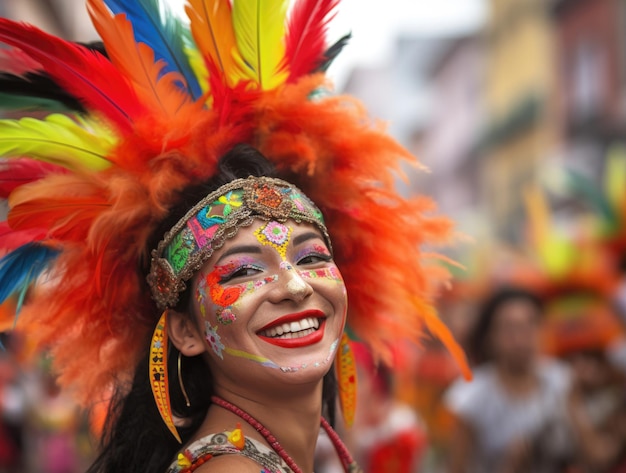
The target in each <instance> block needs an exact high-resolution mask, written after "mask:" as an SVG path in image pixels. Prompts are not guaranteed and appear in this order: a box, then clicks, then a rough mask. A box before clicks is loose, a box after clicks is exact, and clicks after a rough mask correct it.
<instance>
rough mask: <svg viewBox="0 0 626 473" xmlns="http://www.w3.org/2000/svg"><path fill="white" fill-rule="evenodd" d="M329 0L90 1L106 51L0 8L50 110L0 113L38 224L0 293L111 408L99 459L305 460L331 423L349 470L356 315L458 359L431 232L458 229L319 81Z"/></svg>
mask: <svg viewBox="0 0 626 473" xmlns="http://www.w3.org/2000/svg"><path fill="white" fill-rule="evenodd" d="M337 3H338V2H337V1H335V0H322V1H319V0H300V1H298V2H296V4H295V5H294V6H293V8H292V9H291V10H290V13H289V15H288V17H287V13H286V12H287V2H286V1H285V0H271V1H263V2H258V5H257V2H254V1H248V0H236V1H234V2H230V1H229V0H189V4H188V5H187V8H186V12H187V14H188V16H189V23H182V22H180V21H179V20H178V19H177V18H175V17H174V16H170V15H169V14H168V13H167V12H166V11H165V10H162V9H161V8H160V5H158V2H155V1H153V0H139V1H138V0H106V1H105V0H87V6H88V9H89V12H90V15H91V16H92V20H93V22H94V25H95V27H96V29H97V30H98V32H99V34H100V35H101V36H102V39H103V43H104V47H105V49H102V48H101V47H99V46H98V45H94V46H93V49H91V48H90V47H87V46H81V45H76V44H73V43H69V42H65V41H63V40H61V39H59V38H55V37H53V36H51V35H48V34H46V33H44V32H43V31H40V30H37V29H36V28H33V27H31V26H28V25H25V24H23V23H16V22H11V21H9V20H6V19H0V41H1V42H3V43H6V44H7V45H8V46H11V47H12V48H13V49H12V50H10V51H9V52H7V53H6V61H0V64H3V65H4V64H6V65H8V66H11V70H9V71H7V72H13V75H11V74H8V75H5V76H0V86H1V85H2V84H3V83H5V84H13V85H15V83H16V82H17V83H20V81H21V82H23V83H22V84H21V87H19V88H17V89H16V90H19V91H21V92H20V93H23V95H24V96H23V97H21V96H20V95H19V93H18V94H17V95H16V97H15V98H16V100H14V101H12V102H11V103H12V104H19V103H22V105H23V107H22V108H24V109H25V110H27V111H28V112H30V111H32V110H33V107H34V108H35V109H37V106H36V105H37V104H39V105H40V108H42V110H37V115H36V118H34V117H33V118H25V119H22V120H19V121H16V120H0V152H2V153H5V154H7V155H8V156H9V157H21V158H22V159H19V160H17V159H16V160H9V161H8V163H6V167H7V173H8V174H7V175H9V176H11V186H12V187H10V189H9V184H8V183H3V182H2V181H1V179H0V186H2V187H4V189H0V190H3V191H5V193H7V194H9V193H10V197H9V202H10V206H11V208H10V212H9V216H8V222H7V225H8V228H9V230H8V231H10V232H11V241H12V242H14V241H16V239H18V240H19V239H21V241H22V242H23V243H24V245H22V246H20V247H17V248H15V247H12V248H2V249H6V250H7V251H8V253H7V255H6V256H5V257H4V258H3V259H2V260H0V302H2V301H4V300H6V299H7V298H9V297H14V298H15V299H14V300H15V301H16V305H17V306H18V308H21V313H20V317H19V322H18V329H19V330H23V331H24V332H26V334H27V337H29V339H30V341H31V342H32V343H33V345H35V346H37V347H39V348H40V349H44V348H45V349H50V350H51V353H52V355H53V357H54V367H55V368H56V369H57V370H59V371H60V373H61V377H60V382H61V384H62V385H63V387H66V388H71V389H72V392H74V393H77V394H78V395H79V396H80V397H81V399H82V400H83V401H84V402H86V403H94V402H99V401H103V402H105V403H106V404H107V405H108V406H109V407H108V417H107V424H106V428H105V431H104V434H103V436H102V445H101V453H100V456H99V457H98V458H97V460H96V461H95V463H94V464H93V465H92V466H91V468H90V469H89V472H90V473H113V472H115V473H126V472H128V473H131V472H132V473H141V472H146V473H147V472H150V473H154V472H165V471H168V472H190V471H198V472H222V471H224V472H229V473H230V472H232V471H237V472H244V473H245V472H255V473H258V472H259V470H260V469H262V471H263V472H271V473H275V472H277V471H279V472H282V473H299V472H306V473H311V472H312V471H313V466H314V465H313V458H314V452H315V445H316V440H317V436H318V433H319V431H320V429H324V430H325V431H326V432H327V433H328V437H329V438H330V439H331V441H332V443H333V445H334V446H335V448H336V450H337V453H338V456H339V458H340V459H341V460H342V464H343V467H344V469H345V471H346V472H356V471H359V469H358V466H357V465H356V464H355V463H354V462H353V460H352V458H351V456H350V454H349V453H348V451H347V450H346V448H345V447H344V445H343V444H342V442H341V440H340V439H339V437H338V436H337V434H335V432H334V431H333V429H332V427H331V424H333V423H334V421H335V417H336V416H335V405H336V398H339V400H340V406H341V414H342V417H343V419H344V420H345V421H346V424H350V422H351V420H352V417H353V415H354V408H355V402H356V401H355V398H354V394H355V392H356V387H355V366H354V359H353V357H352V356H351V353H350V349H349V343H348V336H347V334H346V333H350V334H351V335H354V336H356V337H358V338H359V339H361V340H362V341H363V342H364V343H366V344H367V345H368V346H369V347H370V348H371V350H372V352H373V354H374V357H375V358H376V359H377V360H380V361H381V362H386V363H391V362H392V361H393V355H394V353H393V349H394V347H395V346H398V345H399V342H400V341H401V340H402V339H407V340H410V341H413V342H418V341H419V340H420V339H421V338H422V337H423V335H424V329H425V328H427V329H428V330H429V332H430V333H431V334H434V335H436V336H439V337H440V338H441V340H442V341H443V342H444V343H445V344H446V345H447V346H448V347H449V348H450V350H451V351H452V353H453V354H454V355H455V356H456V358H457V359H458V361H459V363H460V364H461V366H462V367H465V366H466V365H465V359H464V356H463V354H462V352H461V351H460V350H459V348H458V346H457V345H456V343H455V342H454V340H452V338H451V337H450V334H449V332H448V331H447V329H446V327H445V326H444V325H443V324H442V323H441V321H440V320H439V319H438V318H437V316H436V313H435V311H434V309H433V307H432V301H433V296H434V290H433V289H436V288H438V287H440V285H441V283H442V282H443V281H444V280H445V279H446V274H445V271H443V270H442V269H440V268H438V267H436V265H435V264H434V263H433V261H432V257H433V254H432V253H429V254H428V256H427V255H425V254H422V252H421V250H420V248H421V246H422V245H424V244H429V245H432V244H433V243H438V242H441V241H445V240H446V239H447V238H449V237H450V236H451V225H450V223H449V222H448V221H447V220H446V219H445V218H441V217H438V216H435V215H433V212H432V210H433V206H432V203H431V202H430V201H428V200H426V199H423V198H421V197H419V196H416V197H410V198H405V197H402V196H401V195H399V194H398V193H397V192H396V190H395V189H394V187H393V182H394V179H395V177H396V176H395V173H396V171H397V170H398V169H399V164H400V161H402V160H404V161H409V162H413V163H416V161H415V159H414V158H413V157H412V156H411V155H410V154H409V153H408V152H407V151H406V150H404V149H403V148H402V147H401V146H400V145H398V144H397V143H396V142H395V141H394V140H393V139H391V138H390V137H389V136H387V135H386V134H385V133H384V132H382V131H381V130H380V129H379V128H377V127H375V126H374V125H372V124H371V123H370V121H369V119H368V118H367V116H366V114H365V111H364V110H363V109H362V107H361V106H360V104H358V103H357V102H355V101H354V100H353V99H351V98H349V97H338V96H333V95H332V93H331V91H330V85H329V84H328V83H327V81H326V78H325V77H324V71H325V70H326V68H327V67H328V66H329V64H330V62H331V61H332V60H333V59H334V57H335V56H336V55H337V54H338V53H339V51H340V50H341V48H342V46H343V44H344V43H345V38H344V39H343V40H341V41H339V42H338V43H337V44H335V45H328V44H326V41H325V31H326V27H327V22H328V20H329V19H330V18H331V17H333V15H334V12H335V8H336V6H337ZM164 12H165V13H164ZM260 32H261V33H260ZM16 71H21V72H19V74H22V73H24V71H28V73H27V74H24V76H23V77H22V76H19V75H18V76H15V73H16ZM3 80H4V81H5V82H3ZM33 84H45V85H46V86H45V87H39V86H37V87H35V90H30V89H29V87H30V86H32V85H33ZM24 91H26V92H24ZM20 97H21V99H20ZM33 104H35V105H33ZM68 104H69V105H68ZM72 104H73V105H72ZM51 110H52V111H53V112H55V113H51ZM61 112H62V113H61ZM24 157H28V158H32V159H36V160H43V161H46V162H47V164H46V165H41V164H40V163H39V162H37V161H34V160H32V159H24ZM18 174H19V176H20V180H19V184H18V185H17V186H16V185H15V176H17V175H18ZM5 184H6V185H5ZM1 243H2V241H0V244H1ZM5 246H6V245H5ZM428 258H431V261H426V260H427V259H428ZM347 295H349V298H350V305H349V309H348V304H347ZM346 326H347V327H348V329H347V330H344V329H345V328H346Z"/></svg>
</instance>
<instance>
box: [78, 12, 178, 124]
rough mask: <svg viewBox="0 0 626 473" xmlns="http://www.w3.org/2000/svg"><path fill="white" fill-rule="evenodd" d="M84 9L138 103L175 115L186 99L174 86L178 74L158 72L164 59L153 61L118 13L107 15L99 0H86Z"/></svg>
mask: <svg viewBox="0 0 626 473" xmlns="http://www.w3.org/2000/svg"><path fill="white" fill-rule="evenodd" d="M87 10H88V12H89V15H90V16H91V19H92V21H93V24H94V26H95V27H96V30H97V31H98V33H99V34H100V37H101V38H102V39H103V40H104V42H105V44H106V47H107V52H108V54H109V58H110V59H111V62H113V64H115V65H116V66H117V67H118V68H119V69H120V70H121V71H123V73H124V75H125V76H126V77H127V78H129V79H130V80H131V81H132V82H133V86H134V88H135V90H136V92H137V94H138V95H139V96H140V97H141V99H142V102H143V103H144V104H146V105H147V106H148V107H149V108H151V109H152V110H155V111H159V112H161V113H164V114H166V115H168V116H173V115H175V114H176V112H178V111H179V110H180V108H181V107H182V106H183V105H184V104H185V102H186V101H187V95H186V94H185V93H184V92H183V91H182V90H180V88H179V87H178V86H177V82H178V83H179V82H180V81H181V80H182V77H181V76H180V75H179V74H178V73H175V72H167V73H165V74H163V75H162V70H163V69H164V67H165V64H164V62H163V61H161V60H159V61H158V62H156V63H155V59H154V53H153V51H152V49H150V47H149V46H147V45H145V44H143V43H138V42H136V41H135V39H134V36H133V27H132V25H131V23H130V22H129V21H128V20H127V19H126V18H125V16H124V15H122V14H118V15H115V16H114V17H113V16H111V14H110V13H109V10H108V9H107V7H106V6H105V4H104V2H103V0H87Z"/></svg>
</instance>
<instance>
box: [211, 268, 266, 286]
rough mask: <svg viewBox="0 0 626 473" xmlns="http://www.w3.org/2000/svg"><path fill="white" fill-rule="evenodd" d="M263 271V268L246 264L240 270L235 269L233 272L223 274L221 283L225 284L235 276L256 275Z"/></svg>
mask: <svg viewBox="0 0 626 473" xmlns="http://www.w3.org/2000/svg"><path fill="white" fill-rule="evenodd" d="M261 271H262V270H261V269H260V268H257V267H255V266H244V267H243V268H239V269H238V270H236V271H233V272H232V273H229V274H226V275H224V276H222V277H221V279H220V283H221V284H223V283H225V282H228V281H230V280H231V279H235V278H244V277H247V276H254V275H255V274H257V273H259V272H261Z"/></svg>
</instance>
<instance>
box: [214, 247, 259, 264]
mask: <svg viewBox="0 0 626 473" xmlns="http://www.w3.org/2000/svg"><path fill="white" fill-rule="evenodd" d="M237 253H255V254H260V253H261V248H259V247H258V246H256V245H238V246H233V247H231V248H229V249H228V250H226V251H225V252H224V253H222V256H220V257H219V259H218V260H217V261H216V263H219V262H220V261H222V260H223V259H224V258H226V257H227V256H230V255H234V254H237Z"/></svg>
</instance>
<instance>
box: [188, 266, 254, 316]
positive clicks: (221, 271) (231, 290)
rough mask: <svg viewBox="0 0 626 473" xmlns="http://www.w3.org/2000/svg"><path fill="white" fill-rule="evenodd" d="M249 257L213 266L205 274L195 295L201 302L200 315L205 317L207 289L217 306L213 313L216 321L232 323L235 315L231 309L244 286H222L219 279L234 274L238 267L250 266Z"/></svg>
mask: <svg viewBox="0 0 626 473" xmlns="http://www.w3.org/2000/svg"><path fill="white" fill-rule="evenodd" d="M251 261H252V259H251V258H242V259H240V260H235V261H232V262H229V263H228V264H225V265H221V266H215V268H214V269H213V271H211V272H210V273H209V274H207V275H206V276H205V277H204V278H203V279H202V280H201V282H200V284H198V289H197V296H198V302H200V303H201V306H200V312H201V313H202V316H203V317H205V318H206V308H205V305H204V301H205V300H206V298H207V297H206V295H207V289H208V293H209V295H210V298H211V301H212V302H213V304H214V305H216V306H218V309H217V311H216V313H215V315H216V318H217V321H218V322H219V323H221V324H222V325H229V324H231V323H233V322H234V321H235V320H236V319H237V317H236V316H235V313H234V312H233V310H232V306H233V305H235V303H236V302H237V301H238V300H239V297H240V296H241V294H242V293H243V292H244V290H245V288H244V287H242V286H239V285H238V286H232V287H228V288H224V287H223V286H222V284H220V281H222V279H223V278H224V277H227V276H229V275H232V274H234V273H235V272H237V271H239V270H240V269H244V268H246V267H247V266H251V265H252V263H251Z"/></svg>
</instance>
